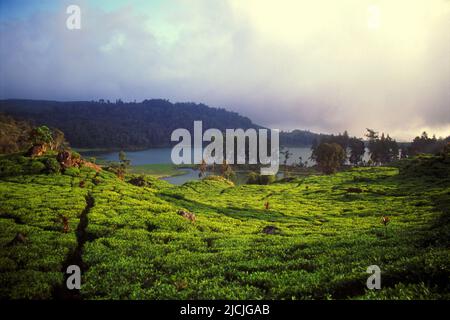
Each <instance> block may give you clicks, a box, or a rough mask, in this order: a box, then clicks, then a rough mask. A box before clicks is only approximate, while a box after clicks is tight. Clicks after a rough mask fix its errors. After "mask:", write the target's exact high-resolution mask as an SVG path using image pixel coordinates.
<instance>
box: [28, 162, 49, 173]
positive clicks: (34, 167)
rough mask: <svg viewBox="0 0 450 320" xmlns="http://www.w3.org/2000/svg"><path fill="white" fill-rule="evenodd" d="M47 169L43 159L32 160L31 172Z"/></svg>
mask: <svg viewBox="0 0 450 320" xmlns="http://www.w3.org/2000/svg"><path fill="white" fill-rule="evenodd" d="M44 170H45V164H43V163H42V162H41V161H31V163H30V167H29V169H28V171H29V173H31V174H38V173H41V172H42V171H44Z"/></svg>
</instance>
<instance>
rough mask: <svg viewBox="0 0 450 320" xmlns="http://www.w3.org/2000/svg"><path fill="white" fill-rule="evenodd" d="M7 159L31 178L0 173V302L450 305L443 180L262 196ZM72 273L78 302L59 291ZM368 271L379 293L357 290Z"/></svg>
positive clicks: (326, 180) (376, 181)
mask: <svg viewBox="0 0 450 320" xmlns="http://www.w3.org/2000/svg"><path fill="white" fill-rule="evenodd" d="M14 157H19V158H20V161H21V162H22V163H23V165H26V166H27V168H28V167H30V168H35V169H33V170H32V171H28V170H25V171H23V170H12V171H11V170H10V171H8V172H9V173H10V174H8V175H4V176H3V177H0V281H1V283H2V286H1V288H0V298H1V299H4V298H34V299H51V298H82V299H329V298H331V299H344V298H351V299H448V298H450V296H449V294H450V287H449V282H448V278H449V276H450V252H449V250H448V247H449V245H450V243H449V239H450V233H449V232H450V225H449V219H448V214H449V212H448V205H446V204H448V203H449V201H450V198H449V197H450V183H449V180H448V178H446V179H444V178H437V177H436V176H433V175H430V176H429V177H428V178H427V179H422V178H417V177H414V176H410V175H408V173H405V174H402V175H399V172H398V169H396V168H388V167H366V168H355V169H352V170H349V171H346V172H341V173H338V174H335V175H331V176H309V177H306V178H295V179H291V180H290V181H289V182H278V183H274V184H271V185H264V186H261V185H242V186H234V185H233V184H232V183H230V182H229V181H227V180H225V179H223V178H205V179H203V180H201V181H193V182H189V183H186V184H184V185H182V186H173V185H169V184H167V183H165V182H164V181H159V180H156V179H153V178H149V177H147V178H146V180H145V183H143V182H142V181H141V182H142V183H140V184H139V185H141V186H140V187H138V186H135V185H133V184H131V183H129V182H131V181H130V180H131V178H127V179H126V181H122V180H119V179H118V178H116V176H115V175H114V174H112V173H109V172H107V171H105V170H103V171H99V172H96V171H94V170H92V169H90V168H88V167H81V168H80V169H79V170H66V171H65V172H64V173H63V174H55V173H53V174H48V173H46V172H51V171H48V170H47V169H46V168H45V167H44V166H36V165H33V163H32V162H35V161H37V162H40V160H39V158H36V159H29V158H28V159H27V158H26V157H23V156H19V155H12V156H2V157H1V159H0V160H2V161H3V165H5V166H8V165H11V163H13V162H15V163H16V164H17V163H18V162H17V161H16V160H14ZM51 157H52V156H51V155H46V156H45V157H44V158H47V159H46V160H45V161H43V162H44V163H46V164H47V163H50V162H52V161H50V160H49V159H50V158H51ZM8 161H9V162H8ZM439 161H440V160H439ZM0 162H1V161H0ZM39 167H41V169H40V170H42V171H41V172H39V171H38V169H39ZM53 172H55V171H53ZM25 173H26V174H25ZM356 191H358V192H356ZM266 202H268V203H269V204H270V205H269V207H268V208H265V203H266ZM179 210H185V211H190V212H192V213H194V214H195V217H196V221H195V222H192V221H190V220H188V219H186V218H185V217H183V216H181V215H179V214H178V212H179ZM383 215H388V216H389V217H390V224H389V225H388V226H387V228H385V227H384V226H383V225H382V224H381V222H380V219H381V217H382V216H383ZM61 216H64V217H65V218H66V219H67V221H68V230H66V231H67V232H65V225H64V220H62V219H61ZM18 234H20V236H18ZM74 263H75V264H78V265H80V266H81V267H82V270H83V271H84V273H83V275H82V285H81V291H80V293H74V292H73V291H70V292H69V291H68V290H64V283H65V282H64V273H63V271H64V270H65V268H66V267H67V266H68V265H70V264H74ZM374 264H375V265H378V266H379V267H380V268H381V270H382V282H381V283H382V290H374V291H372V290H369V289H367V287H366V280H367V278H368V276H369V275H368V274H367V273H366V269H367V267H368V266H371V265H374Z"/></svg>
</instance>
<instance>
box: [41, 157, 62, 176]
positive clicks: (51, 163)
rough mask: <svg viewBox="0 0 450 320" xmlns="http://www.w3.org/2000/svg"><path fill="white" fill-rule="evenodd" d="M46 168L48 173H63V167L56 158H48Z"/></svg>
mask: <svg viewBox="0 0 450 320" xmlns="http://www.w3.org/2000/svg"><path fill="white" fill-rule="evenodd" d="M45 168H46V171H47V173H59V172H60V171H61V166H60V165H59V163H58V161H56V159H54V158H47V159H46V160H45Z"/></svg>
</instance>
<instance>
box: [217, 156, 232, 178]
mask: <svg viewBox="0 0 450 320" xmlns="http://www.w3.org/2000/svg"><path fill="white" fill-rule="evenodd" d="M220 171H221V174H222V177H224V178H226V179H231V178H232V177H233V176H234V171H233V169H232V168H231V166H230V165H229V164H228V162H227V160H225V159H224V160H223V162H222V166H221V168H220Z"/></svg>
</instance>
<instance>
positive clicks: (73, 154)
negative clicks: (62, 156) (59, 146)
mask: <svg viewBox="0 0 450 320" xmlns="http://www.w3.org/2000/svg"><path fill="white" fill-rule="evenodd" d="M71 153H72V159H74V160H75V159H81V155H80V154H79V153H78V152H76V151H71Z"/></svg>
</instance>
